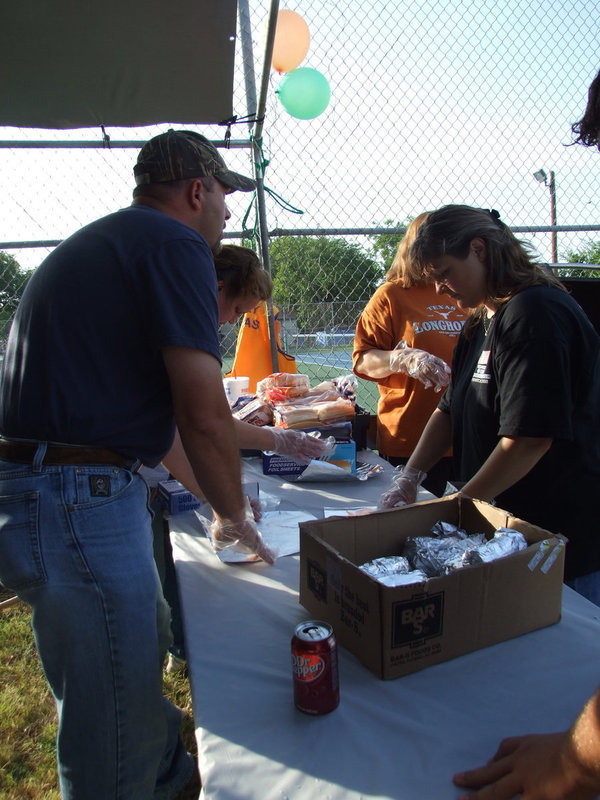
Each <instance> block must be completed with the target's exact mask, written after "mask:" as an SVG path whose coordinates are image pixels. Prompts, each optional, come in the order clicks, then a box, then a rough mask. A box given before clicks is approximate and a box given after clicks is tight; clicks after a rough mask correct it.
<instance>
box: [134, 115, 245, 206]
mask: <svg viewBox="0 0 600 800" xmlns="http://www.w3.org/2000/svg"><path fill="white" fill-rule="evenodd" d="M133 174H134V175H135V182H136V185H137V186H141V185H143V184H146V183H165V182H166V181H179V180H182V179H183V178H203V177H208V176H209V175H213V176H214V177H215V178H217V180H218V181H220V182H221V183H222V184H224V185H225V186H227V187H228V188H229V189H234V190H235V189H237V190H239V191H240V192H251V191H252V190H253V189H255V188H256V183H255V182H254V181H253V180H251V179H250V178H246V177H244V176H243V175H239V174H238V173H237V172H232V171H231V170H230V169H227V166H226V164H225V162H224V161H223V159H222V158H221V156H220V154H219V151H218V150H217V148H216V147H215V146H214V145H213V144H212V142H209V141H208V139H207V138H206V137H204V136H202V135H201V134H199V133H195V132H194V131H174V130H173V129H172V128H169V130H168V131H167V132H166V133H161V134H160V136H155V137H154V138H153V139H150V140H149V141H148V142H146V144H145V145H144V146H143V147H142V149H141V150H140V152H139V154H138V159H137V164H136V165H135V167H134V168H133Z"/></svg>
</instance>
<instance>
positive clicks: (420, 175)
mask: <svg viewBox="0 0 600 800" xmlns="http://www.w3.org/2000/svg"><path fill="white" fill-rule="evenodd" d="M280 7H281V8H288V9H291V10H294V11H297V12H298V13H299V14H300V15H301V16H302V17H303V19H304V20H305V21H306V23H307V25H308V27H309V30H310V34H311V42H310V47H309V51H308V54H307V56H306V58H305V59H304V61H303V62H302V64H301V65H300V66H310V67H313V68H315V69H318V70H319V71H320V72H322V73H323V74H324V75H325V76H326V78H327V80H328V81H329V84H330V87H331V93H332V96H331V101H330V104H329V106H328V107H327V109H326V110H325V111H324V112H323V114H321V115H320V116H319V117H317V118H316V119H314V120H298V119H295V118H293V117H291V116H290V115H289V114H288V113H287V112H286V111H285V110H284V109H283V107H282V106H281V104H280V103H279V100H278V97H277V93H276V92H277V88H278V85H279V82H280V80H281V77H280V76H279V75H278V74H277V73H275V72H274V71H273V70H270V71H269V89H268V95H267V107H266V118H265V125H264V132H263V152H264V157H265V158H266V159H268V162H269V163H268V166H267V168H266V172H265V183H266V185H267V186H268V187H269V188H270V189H272V190H273V191H274V192H276V193H277V194H279V195H280V196H281V197H283V198H284V199H285V201H287V203H289V204H291V205H292V206H294V207H296V208H298V209H301V210H302V211H303V212H304V213H302V214H293V213H291V211H290V210H287V209H284V208H282V207H281V206H280V205H279V204H278V203H277V202H276V200H275V199H273V198H271V197H269V198H268V199H267V221H268V226H269V228H270V229H274V228H277V229H281V228H283V229H290V228H294V229H296V228H299V229H313V228H326V229H329V228H356V227H360V228H363V227H370V226H374V225H375V226H380V225H383V224H384V223H385V222H386V221H388V220H392V221H394V222H396V223H400V224H401V223H402V222H405V221H407V220H408V219H409V218H411V217H413V216H415V215H416V214H418V213H420V212H421V211H423V210H425V209H429V208H435V207H438V206H440V205H443V204H444V203H448V202H460V203H468V204H471V205H480V206H484V207H493V208H497V209H498V210H499V211H500V213H501V215H502V218H503V220H504V221H505V222H506V223H507V224H509V225H513V226H517V225H518V226H528V225H529V226H531V225H534V226H539V225H548V224H550V202H549V199H550V198H549V192H548V189H547V187H545V186H544V185H543V184H539V183H537V182H536V181H535V180H534V179H533V172H535V171H536V170H538V169H540V168H543V169H544V170H545V171H546V173H548V174H549V172H550V170H553V171H554V172H555V175H556V196H557V216H558V223H559V224H562V225H586V224H598V223H599V222H600V154H599V153H598V152H597V151H593V150H591V149H587V148H583V147H581V146H565V145H566V144H568V143H569V142H570V141H571V140H572V136H571V131H570V126H571V124H572V123H573V122H575V121H576V120H577V119H579V118H580V116H581V114H582V113H583V110H584V108H585V103H586V98H587V88H588V86H589V84H590V82H591V80H592V79H593V77H594V76H595V74H596V72H597V71H598V69H600V56H598V55H597V54H598V52H600V48H599V47H598V44H599V38H600V37H599V34H600V14H599V13H598V7H597V3H596V2H588V1H587V0H577V1H576V0H552V1H551V0H505V2H502V3H498V2H497V0H481V2H479V3H478V4H473V3H472V2H463V1H462V0H456V1H454V2H449V1H448V0H428V2H426V3H420V4H408V3H403V2H389V0H371V2H369V3H364V2H356V0H348V2H345V3H338V2H334V1H333V0H301V1H300V0H297V1H296V0H294V1H292V0H289V2H287V3H283V2H282V3H281V4H280ZM249 8H250V17H251V21H252V44H253V49H254V57H255V58H254V60H255V64H254V72H255V76H256V83H257V84H259V81H260V75H261V70H262V42H263V35H264V23H265V20H266V18H267V14H268V8H269V3H268V2H267V1H266V0H249ZM234 113H236V114H237V115H238V116H243V115H244V114H246V113H247V108H246V98H245V92H244V75H243V69H242V59H241V56H240V53H239V47H238V55H237V57H236V73H235V82H234ZM173 122H175V123H176V122H177V121H173ZM165 127H167V126H166V125H165V124H160V125H157V126H155V127H152V128H148V129H134V130H129V129H117V128H111V127H110V126H109V127H108V132H109V134H110V136H111V138H112V139H113V140H119V139H136V140H139V141H140V143H141V142H143V141H144V140H145V139H146V138H148V137H149V136H152V135H154V134H155V133H158V132H160V131H162V130H164V129H165ZM201 132H202V133H204V134H205V135H206V136H208V137H209V138H211V139H214V140H217V139H222V137H223V128H222V127H218V126H203V127H202V129H201ZM247 133H248V128H247V127H246V126H245V125H241V126H234V128H233V130H232V137H233V138H247ZM24 138H34V139H71V138H72V139H76V140H80V139H90V138H93V139H100V131H98V130H94V129H90V130H76V131H40V130H26V129H14V128H9V129H0V139H4V140H6V139H24ZM135 155H136V151H135V150H121V151H117V150H116V149H111V150H109V151H107V150H88V149H86V150H52V151H49V150H18V149H10V150H6V149H3V150H1V151H0V176H1V178H2V184H3V186H4V187H5V188H4V191H3V195H2V198H1V199H0V212H1V213H0V242H7V241H21V240H25V239H35V240H40V239H57V238H63V237H65V236H67V235H69V233H71V232H72V231H74V230H76V229H77V228H78V227H80V225H82V224H85V223H86V222H88V221H91V220H92V219H94V218H96V217H97V216H101V215H103V214H105V213H108V212H110V211H112V210H114V209H116V208H118V207H121V206H124V205H127V204H128V203H129V202H130V198H131V189H132V181H131V170H132V167H133V163H134V160H135ZM225 158H226V160H227V162H228V164H229V165H230V166H231V167H232V168H234V169H237V170H238V171H240V172H245V173H249V171H250V170H251V168H252V167H251V163H250V157H249V153H248V151H245V150H230V151H229V152H227V153H226V154H225ZM230 205H231V211H232V219H231V221H230V223H229V224H228V228H229V230H230V231H239V230H241V222H242V219H243V217H244V215H245V213H246V211H247V206H248V197H247V196H244V195H241V194H239V193H238V194H237V195H233V196H232V197H231V203H230ZM251 218H252V217H251ZM527 238H530V239H531V240H532V241H533V243H534V245H535V246H536V247H537V248H538V250H539V253H540V255H541V256H542V257H543V258H545V259H549V257H550V235H549V234H535V235H531V236H529V237H527ZM598 238H600V232H596V233H595V234H559V256H560V254H561V253H562V252H563V251H564V250H565V249H568V248H572V247H574V246H577V245H578V244H580V243H581V242H582V241H583V242H585V241H589V240H590V239H592V240H594V239H598ZM360 241H363V240H362V239H361V240H360ZM12 252H13V254H15V255H16V256H17V258H18V260H19V263H20V264H21V265H22V266H24V267H29V266H35V265H36V264H37V263H39V261H40V260H41V256H42V255H43V254H44V253H45V252H46V251H43V252H42V251H25V250H18V251H12ZM559 260H560V257H559Z"/></svg>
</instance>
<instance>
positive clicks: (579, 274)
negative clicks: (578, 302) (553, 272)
mask: <svg viewBox="0 0 600 800" xmlns="http://www.w3.org/2000/svg"><path fill="white" fill-rule="evenodd" d="M565 259H566V260H567V261H568V262H569V264H600V241H598V242H591V243H590V244H589V245H587V246H586V247H584V248H583V249H582V250H571V251H569V252H568V253H566V254H565ZM560 274H561V276H562V277H570V278H600V270H590V269H564V270H563V269H561V270H560Z"/></svg>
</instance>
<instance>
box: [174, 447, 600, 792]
mask: <svg viewBox="0 0 600 800" xmlns="http://www.w3.org/2000/svg"><path fill="white" fill-rule="evenodd" d="M362 456H364V454H362V453H361V457H362ZM369 457H370V458H372V459H373V460H377V457H376V456H373V455H372V454H371V455H370V456H369ZM245 476H246V478H247V479H252V480H258V481H259V484H260V488H261V491H264V490H266V491H267V492H270V493H277V494H278V495H279V496H280V497H281V507H282V508H290V509H302V510H303V511H311V512H312V513H315V515H316V516H322V515H323V514H322V510H323V507H338V508H343V507H350V506H357V505H371V504H373V503H374V502H376V499H377V497H378V496H379V494H380V493H381V491H382V490H383V488H384V487H386V486H387V484H388V482H389V470H388V474H387V476H379V477H376V478H372V479H370V480H369V481H367V482H366V483H343V484H342V483H340V484H319V485H316V484H303V485H294V484H291V483H289V484H288V483H285V482H283V481H282V480H281V479H278V478H272V477H269V478H267V477H265V476H263V475H262V473H261V471H260V462H258V460H249V461H247V462H246V464H245ZM319 512H320V513H319ZM170 527H171V539H172V542H173V547H174V554H175V561H176V568H177V573H178V579H179V585H180V592H181V597H182V604H183V612H184V620H185V631H186V647H187V655H188V665H189V672H190V681H191V687H192V696H193V705H194V718H195V724H196V737H197V741H198V751H199V766H200V772H201V776H202V783H203V790H202V795H201V796H202V797H203V798H206V800H208V799H209V798H210V799H211V800H212V799H213V798H214V799H215V800H270V799H271V798H273V800H317V799H319V800H320V799H321V798H322V799H323V800H359V798H364V799H365V800H366V799H367V798H369V799H371V798H372V799H373V800H374V799H375V798H378V799H380V798H387V799H390V800H391V799H393V800H444V799H445V798H455V797H457V796H458V794H460V792H459V790H458V789H456V788H455V787H454V786H453V784H452V782H451V776H452V774H453V773H454V772H456V771H458V770H462V769H464V768H469V767H474V766H477V765H479V764H482V763H484V762H485V761H487V759H488V758H489V757H490V756H491V755H492V754H493V752H494V751H495V749H496V747H497V745H498V743H499V741H500V739H501V738H503V737H505V736H511V735H516V734H520V733H530V732H546V731H553V730H560V729H564V728H565V727H567V726H568V725H569V724H570V723H571V722H572V720H573V719H574V717H575V715H576V714H577V712H578V711H579V709H580V708H581V706H582V705H583V703H584V702H585V700H586V699H587V698H588V697H589V696H590V695H591V694H592V692H593V691H594V689H595V688H596V686H597V685H598V683H599V682H600V608H598V607H596V606H594V605H592V604H591V603H589V602H588V601H587V600H585V599H584V598H582V597H581V596H580V595H577V594H576V593H575V592H573V591H571V590H570V589H568V588H567V587H565V588H564V595H563V617H562V620H561V622H560V623H558V624H557V625H553V626H550V627H548V628H544V629H542V630H539V631H534V632H533V633H530V634H527V635H526V636H521V637H519V638H517V639H512V640H510V641H507V642H503V643H501V644H498V645H495V646H493V647H489V648H486V649H484V650H479V651H477V652H475V653H471V654H469V655H467V656H463V657H461V658H457V659H454V660H452V661H448V662H445V663H443V664H439V665H436V666H433V667H429V668H427V669H424V670H421V671H420V672H416V673H413V674H411V675H408V676H405V677H402V678H398V679H396V680H392V681H382V680H380V679H378V678H376V677H375V676H374V675H373V674H372V673H371V672H370V671H369V670H368V669H367V668H366V667H364V666H363V665H362V664H361V663H360V662H359V661H358V659H357V658H356V657H355V656H354V655H352V654H351V653H350V652H348V651H347V650H345V648H343V647H341V646H340V647H339V656H340V658H339V669H340V696H341V700H340V705H339V707H338V708H337V709H336V710H335V711H334V712H332V713H331V714H328V715H325V716H321V717H310V716H307V715H305V714H302V713H301V712H299V711H297V710H296V709H295V707H294V703H293V691H292V670H291V659H290V640H291V637H292V634H293V631H294V627H295V625H296V623H298V622H300V621H302V620H303V619H306V618H308V616H309V615H308V614H307V612H306V611H305V610H304V609H303V608H302V606H300V605H299V602H298V577H299V559H298V556H286V557H283V558H280V559H278V560H277V562H276V564H275V565H274V566H271V567H269V566H267V565H266V564H264V563H252V564H241V565H228V564H223V563H221V562H220V561H219V560H218V559H217V558H216V557H215V554H214V553H213V552H212V551H211V549H210V548H209V546H208V544H207V542H206V540H205V539H204V537H203V536H202V534H201V533H200V529H199V525H198V522H197V519H196V518H195V517H194V515H193V514H185V515H180V516H177V517H173V518H172V519H171V520H170Z"/></svg>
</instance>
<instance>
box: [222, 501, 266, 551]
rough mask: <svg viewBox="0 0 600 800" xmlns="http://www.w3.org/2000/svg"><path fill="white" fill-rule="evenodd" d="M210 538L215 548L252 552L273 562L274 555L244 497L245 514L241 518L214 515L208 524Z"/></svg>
mask: <svg viewBox="0 0 600 800" xmlns="http://www.w3.org/2000/svg"><path fill="white" fill-rule="evenodd" d="M210 538H211V540H212V544H213V547H214V549H215V550H227V549H230V550H234V551H235V552H237V553H254V554H256V555H257V556H259V557H260V558H262V560H263V561H266V562H267V564H274V563H275V555H274V553H273V552H272V550H270V548H269V547H267V545H266V544H265V543H264V542H263V538H262V536H261V535H260V532H259V531H258V529H257V527H256V523H255V522H254V512H253V509H252V506H251V504H250V502H249V498H248V497H247V498H246V515H245V517H244V518H243V519H241V520H239V521H238V520H236V521H233V520H230V519H223V518H222V517H218V516H216V515H215V520H214V522H213V523H212V524H211V526H210Z"/></svg>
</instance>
